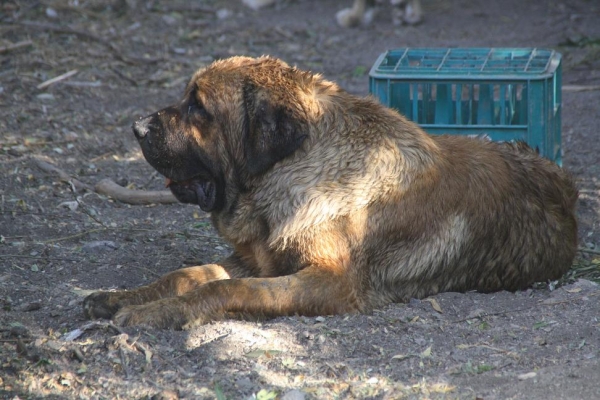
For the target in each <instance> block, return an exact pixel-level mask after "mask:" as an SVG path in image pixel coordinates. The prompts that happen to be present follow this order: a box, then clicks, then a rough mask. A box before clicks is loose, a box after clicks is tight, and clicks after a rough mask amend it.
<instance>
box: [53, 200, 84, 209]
mask: <svg viewBox="0 0 600 400" xmlns="http://www.w3.org/2000/svg"><path fill="white" fill-rule="evenodd" d="M57 207H58V208H63V207H64V208H68V209H69V210H71V211H75V210H77V208H78V207H79V203H78V202H76V201H63V202H62V203H60V204H59V205H58V206H57Z"/></svg>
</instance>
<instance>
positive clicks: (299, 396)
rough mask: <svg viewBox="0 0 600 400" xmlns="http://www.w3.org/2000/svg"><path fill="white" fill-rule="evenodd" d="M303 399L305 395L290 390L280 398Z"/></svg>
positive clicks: (295, 390) (288, 399) (283, 399)
mask: <svg viewBox="0 0 600 400" xmlns="http://www.w3.org/2000/svg"><path fill="white" fill-rule="evenodd" d="M305 398H306V394H304V392H302V391H300V390H298V389H294V390H290V391H289V392H286V393H285V394H284V395H283V396H281V400H304V399H305Z"/></svg>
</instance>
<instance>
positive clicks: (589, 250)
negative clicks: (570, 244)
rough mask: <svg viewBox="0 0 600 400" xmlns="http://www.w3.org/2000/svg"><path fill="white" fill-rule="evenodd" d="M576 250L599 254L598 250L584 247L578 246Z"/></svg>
mask: <svg viewBox="0 0 600 400" xmlns="http://www.w3.org/2000/svg"><path fill="white" fill-rule="evenodd" d="M577 251H580V252H582V253H590V254H600V250H592V249H586V248H583V247H580V248H578V249H577Z"/></svg>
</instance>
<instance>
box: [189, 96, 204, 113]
mask: <svg viewBox="0 0 600 400" xmlns="http://www.w3.org/2000/svg"><path fill="white" fill-rule="evenodd" d="M187 113H188V116H191V115H194V114H196V115H201V116H206V115H207V112H206V109H205V108H204V106H203V105H202V103H200V102H199V101H198V99H196V98H195V97H192V98H190V102H189V103H188V110H187Z"/></svg>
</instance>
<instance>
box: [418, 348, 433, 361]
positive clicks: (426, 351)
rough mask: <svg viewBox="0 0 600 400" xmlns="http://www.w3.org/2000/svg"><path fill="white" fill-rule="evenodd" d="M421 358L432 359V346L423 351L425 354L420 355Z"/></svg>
mask: <svg viewBox="0 0 600 400" xmlns="http://www.w3.org/2000/svg"><path fill="white" fill-rule="evenodd" d="M419 356H420V357H421V358H427V357H431V346H429V347H428V348H426V349H425V350H423V352H422V353H421V354H420V355H419Z"/></svg>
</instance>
